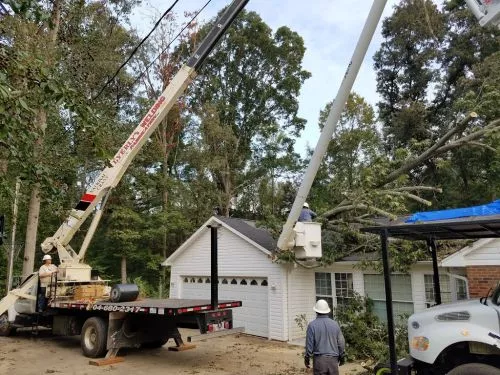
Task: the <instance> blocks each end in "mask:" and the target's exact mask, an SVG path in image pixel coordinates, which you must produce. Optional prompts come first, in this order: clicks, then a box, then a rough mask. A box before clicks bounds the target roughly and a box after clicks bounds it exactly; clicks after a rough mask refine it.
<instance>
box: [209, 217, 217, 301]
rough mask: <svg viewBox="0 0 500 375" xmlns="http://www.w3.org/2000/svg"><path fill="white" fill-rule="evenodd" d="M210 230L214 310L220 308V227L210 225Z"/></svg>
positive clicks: (211, 289) (211, 294) (211, 296)
mask: <svg viewBox="0 0 500 375" xmlns="http://www.w3.org/2000/svg"><path fill="white" fill-rule="evenodd" d="M208 227H209V228H210V291H211V293H210V304H211V305H212V310H216V309H217V307H218V306H219V283H218V281H219V272H218V265H217V229H218V228H219V225H208Z"/></svg>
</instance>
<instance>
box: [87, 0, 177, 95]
mask: <svg viewBox="0 0 500 375" xmlns="http://www.w3.org/2000/svg"><path fill="white" fill-rule="evenodd" d="M179 1H180V0H175V1H174V3H173V4H172V5H171V6H170V7H169V8H168V9H167V10H166V11H165V12H164V13H163V14H162V16H161V17H160V18H159V19H158V21H156V23H155V25H154V26H153V28H152V29H151V31H150V32H149V33H148V35H146V36H145V37H144V38H142V40H141V42H140V43H139V44H138V45H137V46H136V47H135V48H134V50H133V51H132V52H131V53H130V55H129V57H128V58H127V60H125V62H124V63H122V64H121V65H120V67H119V68H118V69H117V70H116V72H115V74H114V75H113V77H111V78H110V79H108V81H107V82H106V83H105V84H104V86H102V88H101V90H100V91H99V93H98V94H97V95H96V96H95V97H94V98H93V100H96V99H97V98H98V97H99V96H101V94H102V93H103V91H104V89H106V87H108V85H109V84H110V83H111V82H113V80H114V79H115V78H116V76H117V75H118V74H119V73H120V71H121V70H122V69H123V67H124V66H125V65H127V64H128V62H129V61H130V59H131V58H132V57H134V55H135V54H136V53H137V51H138V50H139V48H140V47H141V46H142V45H143V44H144V42H146V40H147V39H148V38H149V37H150V36H151V34H152V33H153V32H154V31H155V30H156V28H157V27H158V26H159V25H160V23H161V21H162V20H163V18H165V16H166V15H167V14H169V13H170V12H171V11H172V9H173V8H174V7H175V5H176V4H177V3H178V2H179Z"/></svg>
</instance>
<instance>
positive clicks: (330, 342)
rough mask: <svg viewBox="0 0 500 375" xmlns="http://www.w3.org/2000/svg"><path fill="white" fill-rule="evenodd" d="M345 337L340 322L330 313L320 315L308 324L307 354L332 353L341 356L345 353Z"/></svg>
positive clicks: (310, 355) (331, 354) (309, 355)
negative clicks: (331, 316)
mask: <svg viewBox="0 0 500 375" xmlns="http://www.w3.org/2000/svg"><path fill="white" fill-rule="evenodd" d="M344 350H345V339H344V335H343V334H342V331H341V330H340V327H339V325H338V323H337V322H336V321H334V320H332V319H330V318H329V317H328V315H318V316H317V317H316V319H315V320H313V321H312V322H311V323H309V325H308V326H307V336H306V356H308V357H312V356H313V355H330V356H333V357H339V356H340V355H343V354H344Z"/></svg>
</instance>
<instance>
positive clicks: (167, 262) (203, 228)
mask: <svg viewBox="0 0 500 375" xmlns="http://www.w3.org/2000/svg"><path fill="white" fill-rule="evenodd" d="M213 222H216V223H217V224H220V225H222V226H223V227H224V228H226V229H227V230H229V231H230V232H232V233H234V234H235V235H237V236H238V237H240V238H242V239H244V240H245V241H247V242H248V243H250V244H252V245H253V246H255V247H256V248H257V249H259V250H260V251H262V252H263V253H264V254H266V255H271V252H270V251H269V250H267V249H266V248H264V247H262V246H261V245H259V244H258V243H257V242H254V241H252V240H251V239H250V238H248V237H247V236H245V235H243V234H241V233H240V232H238V231H237V230H236V229H234V228H233V227H231V226H230V225H228V224H226V223H225V222H224V221H222V220H219V219H217V218H216V217H215V216H212V217H211V218H210V219H208V220H207V221H206V222H205V223H204V224H203V225H202V226H201V227H200V228H198V230H197V231H196V232H194V233H193V234H192V235H191V237H189V238H188V239H187V240H186V241H185V242H184V243H183V244H182V245H181V246H179V248H178V249H177V250H175V251H174V252H173V253H172V255H170V256H169V257H168V258H167V259H165V260H164V261H163V262H162V263H161V265H162V266H167V267H168V266H172V265H173V261H174V260H175V258H177V257H178V256H179V255H181V254H182V253H183V252H184V251H185V250H186V249H187V248H189V246H190V245H191V244H192V243H193V242H194V241H195V240H196V239H197V238H198V237H199V236H200V235H201V234H202V233H203V232H205V231H207V230H208V228H207V225H209V224H210V223H213Z"/></svg>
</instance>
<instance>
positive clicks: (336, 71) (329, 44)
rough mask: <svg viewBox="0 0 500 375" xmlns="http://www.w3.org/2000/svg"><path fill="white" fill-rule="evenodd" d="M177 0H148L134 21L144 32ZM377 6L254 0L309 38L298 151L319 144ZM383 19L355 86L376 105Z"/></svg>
mask: <svg viewBox="0 0 500 375" xmlns="http://www.w3.org/2000/svg"><path fill="white" fill-rule="evenodd" d="M172 2H173V0H168V1H165V0H145V1H143V3H142V5H141V6H140V7H139V8H137V9H136V11H135V12H134V14H133V15H132V17H131V18H130V22H131V25H132V26H133V27H134V28H136V29H137V32H138V34H139V35H140V36H141V37H142V36H144V35H146V34H147V32H148V31H149V30H150V29H151V26H152V22H153V20H156V18H157V17H159V15H160V14H161V13H163V12H164V11H165V10H166V9H167V8H168V7H169V6H170V5H171V4H172ZM205 2H206V0H181V1H179V3H178V4H177V5H176V6H175V8H174V11H175V12H176V13H177V14H179V15H182V14H184V11H194V10H198V9H200V8H201V7H202V6H203V5H204V4H205ZM396 2H397V1H396V0H388V1H387V4H386V6H385V9H384V13H383V16H382V20H383V19H384V18H385V17H387V16H390V14H391V13H392V11H393V6H394V4H395V3H396ZM229 3H230V0H212V2H211V3H210V4H209V5H208V7H207V8H206V9H205V10H204V11H203V12H202V13H201V14H200V17H201V18H200V20H201V21H203V20H205V21H207V20H209V19H210V18H212V17H213V16H215V15H216V14H217V12H218V11H219V10H221V9H222V8H223V7H224V6H226V5H228V4H229ZM371 5H372V1H370V0H360V1H341V0H309V1H304V0H250V1H249V3H248V4H247V6H246V9H247V10H252V11H255V12H257V13H258V14H259V15H260V16H261V17H262V19H263V20H264V21H265V22H266V23H267V24H268V25H269V26H270V27H271V28H273V30H276V29H277V28H278V27H280V26H288V27H289V28H290V29H292V30H293V31H296V32H297V33H298V34H299V35H301V36H302V37H303V38H304V44H305V47H306V52H305V56H304V60H303V68H304V69H305V70H307V71H309V72H311V74H312V77H311V78H309V79H308V80H306V81H305V83H304V84H303V86H302V89H301V93H300V96H299V116H300V117H302V118H305V119H306V120H307V125H306V127H305V129H304V131H303V132H302V135H301V137H300V138H299V139H297V140H296V142H295V151H296V152H298V153H299V154H301V155H302V156H305V153H306V149H307V146H310V147H312V148H314V147H315V146H316V142H317V140H318V138H319V135H320V130H319V127H318V118H319V112H320V110H321V109H323V108H324V106H325V105H326V103H328V102H329V101H331V100H332V99H334V98H335V96H336V95H337V91H338V89H339V87H340V84H341V81H342V78H343V76H344V74H345V71H346V68H347V66H348V64H349V62H350V59H351V56H352V53H353V52H354V48H355V46H356V43H357V41H358V38H359V35H360V33H361V30H362V28H363V26H364V23H365V21H366V18H367V16H368V12H369V10H370V7H371ZM382 20H381V21H380V22H379V24H378V27H377V30H376V32H375V35H374V37H373V40H372V42H371V44H370V47H369V50H368V52H367V55H366V57H365V59H364V61H363V64H362V66H361V69H360V71H359V74H358V76H357V79H356V81H355V83H354V86H353V91H355V92H357V93H358V94H360V95H361V96H363V97H364V98H365V99H366V100H367V101H368V102H369V103H370V104H372V105H373V106H375V105H376V103H377V102H378V100H379V97H378V95H377V93H376V76H375V71H374V70H373V55H374V54H375V52H376V51H377V50H378V48H379V47H380V43H381V42H382V36H381V25H382Z"/></svg>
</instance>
